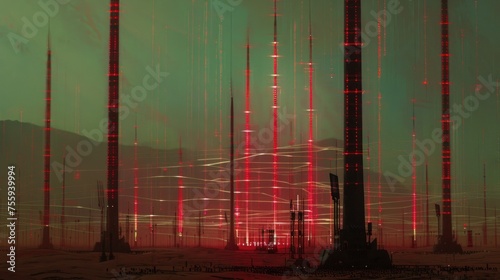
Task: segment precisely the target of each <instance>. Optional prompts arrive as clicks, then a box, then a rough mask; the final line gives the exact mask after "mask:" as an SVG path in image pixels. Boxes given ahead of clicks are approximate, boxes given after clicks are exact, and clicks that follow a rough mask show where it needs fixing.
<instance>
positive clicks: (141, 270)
mask: <svg viewBox="0 0 500 280" xmlns="http://www.w3.org/2000/svg"><path fill="white" fill-rule="evenodd" d="M474 249H475V251H470V252H469V253H467V254H462V255H436V254H431V253H429V252H430V248H418V249H412V250H410V249H405V250H393V251H391V250H389V252H390V254H391V255H392V258H393V262H394V265H396V268H395V269H393V270H356V271H327V270H322V269H317V268H315V267H311V268H307V272H306V271H305V270H304V269H297V268H296V269H295V271H294V270H293V269H292V268H291V267H292V266H291V265H292V263H293V261H291V260H290V255H289V254H287V253H285V252H281V253H277V254H268V253H266V252H257V251H237V252H229V251H224V250H220V249H209V248H167V249H156V250H149V251H148V250H145V251H140V252H136V253H133V254H122V253H116V254H115V259H114V260H111V261H105V262H99V257H100V255H101V254H100V253H95V252H68V251H61V250H37V249H23V250H19V252H18V253H17V259H16V268H15V270H16V272H15V273H13V272H9V271H8V270H7V267H8V266H7V264H6V263H5V262H2V265H1V266H0V267H1V271H0V279H6V280H7V279H8V280H10V279H123V280H125V279H332V276H333V277H334V278H335V279H367V278H370V279H500V272H499V270H500V249H498V248H497V249H495V250H493V249H491V248H490V249H489V250H481V249H479V248H474ZM4 252H6V251H5V250H2V254H4ZM319 258H320V256H319V255H314V252H312V251H311V252H309V253H308V254H307V255H306V259H308V260H309V261H310V262H311V263H312V264H314V263H317V261H319Z"/></svg>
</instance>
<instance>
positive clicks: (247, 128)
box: [245, 31, 252, 245]
mask: <svg viewBox="0 0 500 280" xmlns="http://www.w3.org/2000/svg"><path fill="white" fill-rule="evenodd" d="M246 51H247V67H246V71H245V78H246V80H245V194H246V197H245V199H246V202H245V206H246V210H245V220H246V221H245V223H246V225H245V226H246V232H245V243H247V245H248V242H249V240H248V234H249V233H248V231H249V229H248V213H249V212H250V209H249V208H248V207H249V205H248V202H249V199H250V197H249V192H250V133H251V132H252V131H251V130H250V113H251V111H250V35H249V32H248V31H247V45H246Z"/></svg>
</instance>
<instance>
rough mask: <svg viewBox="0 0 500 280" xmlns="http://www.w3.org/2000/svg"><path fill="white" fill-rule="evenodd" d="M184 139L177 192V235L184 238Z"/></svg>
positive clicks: (180, 147) (180, 155)
mask: <svg viewBox="0 0 500 280" xmlns="http://www.w3.org/2000/svg"><path fill="white" fill-rule="evenodd" d="M182 164H183V163H182V138H181V137H180V136H179V177H178V178H179V179H178V181H177V182H178V185H179V188H178V191H177V213H178V214H177V219H178V221H177V233H176V234H177V235H178V236H180V237H182V226H183V224H182V219H183V216H184V213H183V205H182V204H183V190H184V182H183V180H182Z"/></svg>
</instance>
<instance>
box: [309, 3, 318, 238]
mask: <svg viewBox="0 0 500 280" xmlns="http://www.w3.org/2000/svg"><path fill="white" fill-rule="evenodd" d="M308 66H309V67H308V68H309V109H308V110H307V111H308V112H309V139H308V140H307V161H308V164H307V189H308V193H307V194H308V196H309V197H308V206H309V217H310V226H311V232H310V235H311V236H316V228H315V219H316V215H317V213H316V209H315V205H316V201H315V199H314V198H315V186H314V185H315V182H314V165H313V164H314V158H313V145H314V130H313V121H314V107H313V72H314V68H313V37H312V24H311V1H310V0H309V63H308Z"/></svg>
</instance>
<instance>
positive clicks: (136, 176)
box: [134, 119, 139, 247]
mask: <svg viewBox="0 0 500 280" xmlns="http://www.w3.org/2000/svg"><path fill="white" fill-rule="evenodd" d="M134 132H135V138H134V247H137V215H138V213H139V202H138V196H139V164H138V161H137V146H138V144H139V143H138V142H137V119H136V120H135V126H134Z"/></svg>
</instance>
